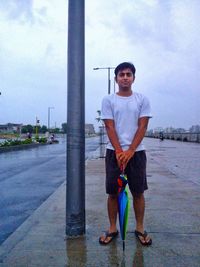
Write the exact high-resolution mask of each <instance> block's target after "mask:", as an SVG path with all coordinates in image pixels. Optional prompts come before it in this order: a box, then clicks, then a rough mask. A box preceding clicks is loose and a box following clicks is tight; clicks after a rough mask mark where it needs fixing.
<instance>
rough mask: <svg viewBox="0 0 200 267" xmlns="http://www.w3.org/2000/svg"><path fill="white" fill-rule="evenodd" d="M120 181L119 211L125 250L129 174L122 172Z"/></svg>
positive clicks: (118, 180) (128, 204)
mask: <svg viewBox="0 0 200 267" xmlns="http://www.w3.org/2000/svg"><path fill="white" fill-rule="evenodd" d="M117 182H118V186H119V188H118V193H119V194H118V212H119V226H120V234H121V238H122V240H123V251H124V250H125V239H126V231H127V226H128V214H129V206H130V203H129V197H128V190H127V188H126V184H127V183H128V181H127V176H126V175H125V174H124V173H122V174H121V175H120V176H119V178H118V179H117Z"/></svg>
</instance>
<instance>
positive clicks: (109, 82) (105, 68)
mask: <svg viewBox="0 0 200 267" xmlns="http://www.w3.org/2000/svg"><path fill="white" fill-rule="evenodd" d="M112 69H115V68H114V67H104V68H99V67H97V68H93V70H108V95H110V85H111V80H110V70H112Z"/></svg>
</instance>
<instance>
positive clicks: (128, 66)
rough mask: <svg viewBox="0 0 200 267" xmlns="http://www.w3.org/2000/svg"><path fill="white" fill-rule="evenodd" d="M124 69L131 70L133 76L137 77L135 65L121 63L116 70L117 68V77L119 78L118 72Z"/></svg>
mask: <svg viewBox="0 0 200 267" xmlns="http://www.w3.org/2000/svg"><path fill="white" fill-rule="evenodd" d="M124 69H130V70H131V72H132V73H133V75H135V72H136V69H135V66H134V65H133V63H131V62H123V63H120V64H119V65H118V66H117V67H116V68H115V76H117V74H118V72H119V71H121V70H124Z"/></svg>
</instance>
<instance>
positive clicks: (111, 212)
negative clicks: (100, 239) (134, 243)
mask: <svg viewBox="0 0 200 267" xmlns="http://www.w3.org/2000/svg"><path fill="white" fill-rule="evenodd" d="M107 208H108V218H109V221H110V228H109V232H110V233H113V232H116V231H117V227H116V222H117V213H118V201H117V196H116V195H109V196H108V200H107Z"/></svg>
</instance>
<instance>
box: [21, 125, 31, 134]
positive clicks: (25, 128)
mask: <svg viewBox="0 0 200 267" xmlns="http://www.w3.org/2000/svg"><path fill="white" fill-rule="evenodd" d="M22 133H33V126H32V125H30V124H28V125H23V126H22Z"/></svg>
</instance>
